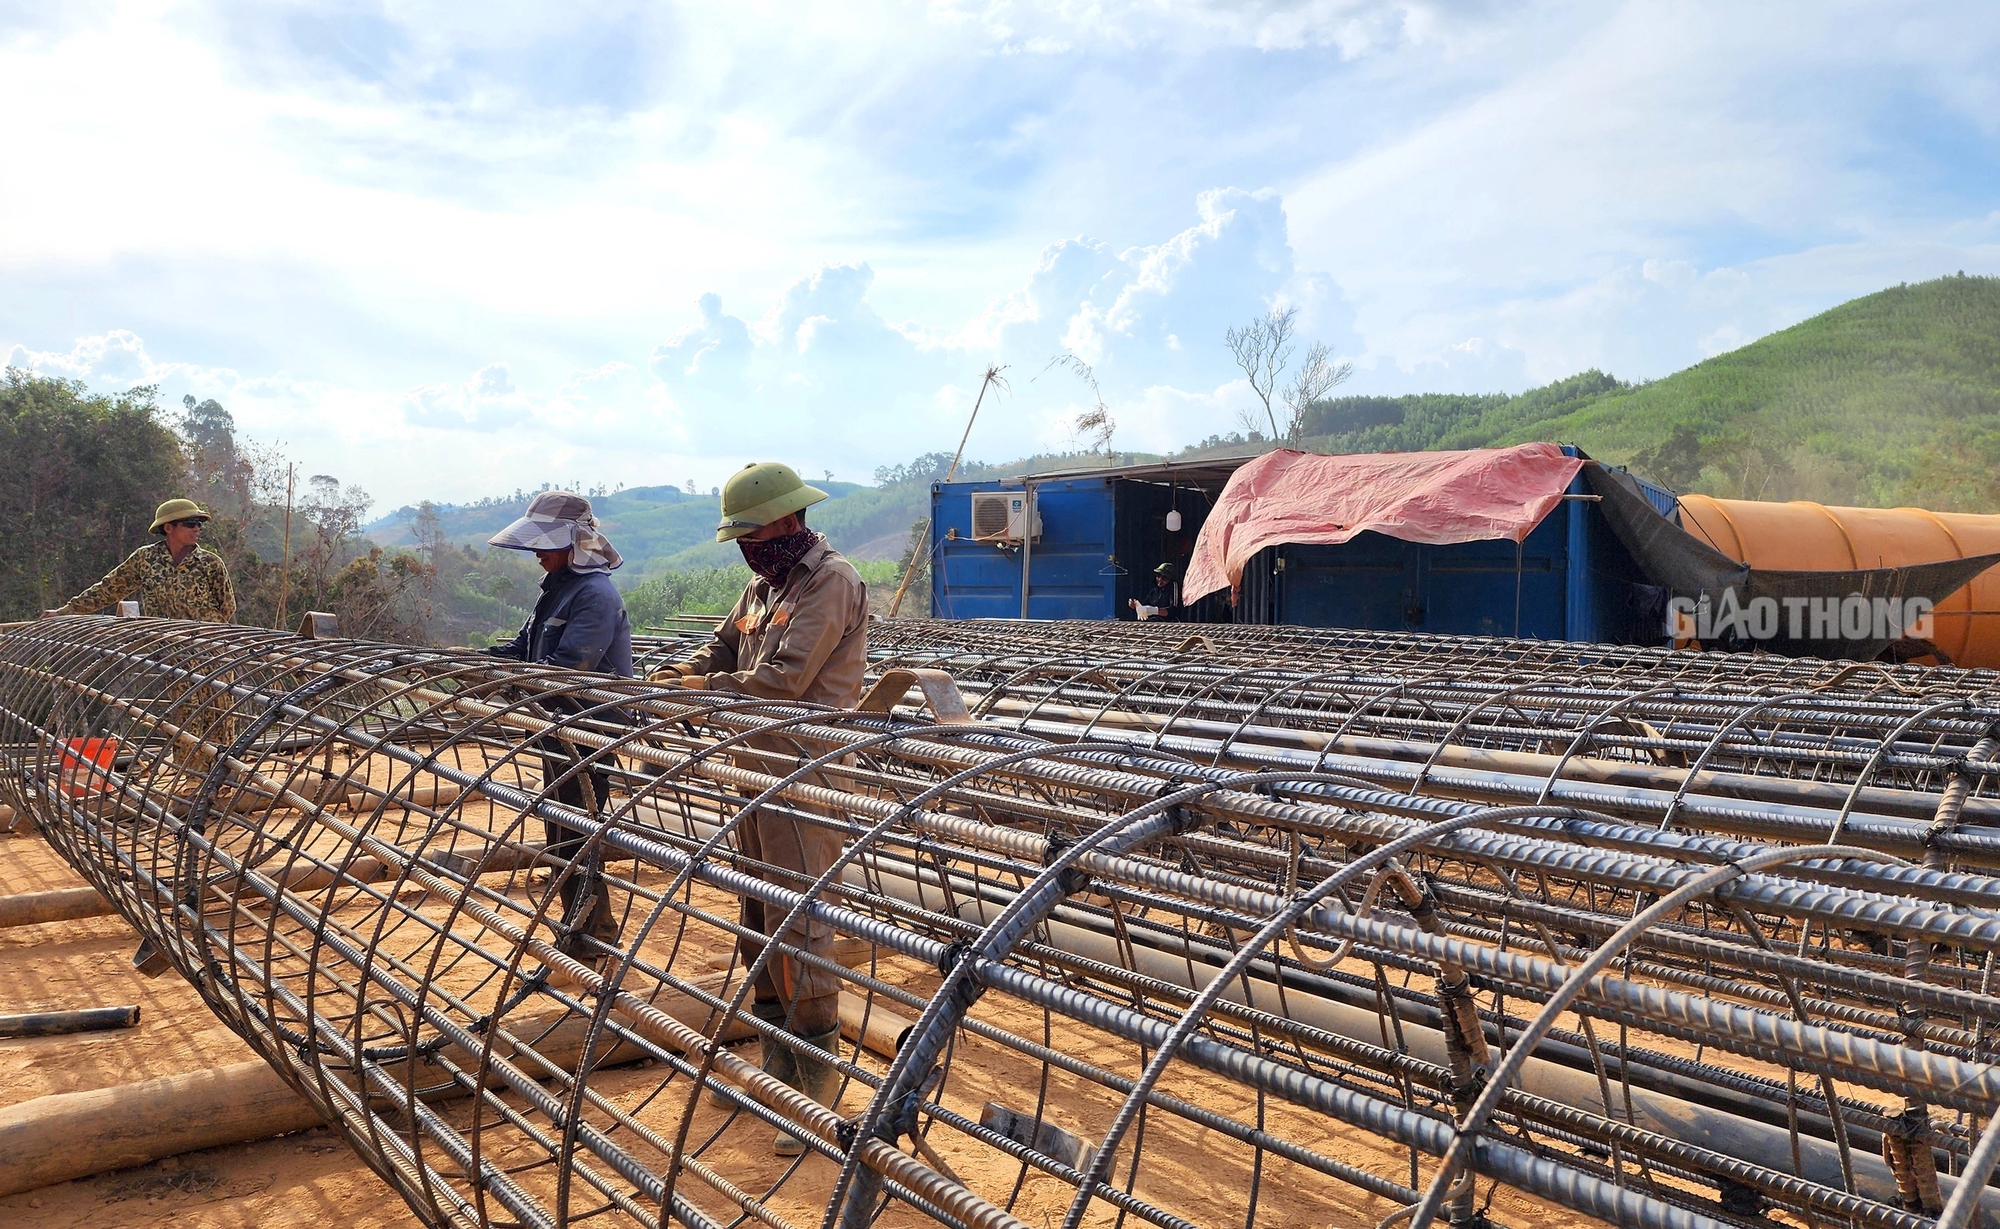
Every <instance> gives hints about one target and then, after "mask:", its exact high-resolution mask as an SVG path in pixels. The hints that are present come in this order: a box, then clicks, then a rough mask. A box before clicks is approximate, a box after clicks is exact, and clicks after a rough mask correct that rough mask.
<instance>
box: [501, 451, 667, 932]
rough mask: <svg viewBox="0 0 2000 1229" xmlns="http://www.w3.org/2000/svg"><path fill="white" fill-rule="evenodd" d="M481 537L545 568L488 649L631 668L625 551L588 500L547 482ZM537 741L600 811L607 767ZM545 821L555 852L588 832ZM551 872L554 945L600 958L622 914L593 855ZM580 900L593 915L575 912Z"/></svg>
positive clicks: (600, 667) (579, 752)
mask: <svg viewBox="0 0 2000 1229" xmlns="http://www.w3.org/2000/svg"><path fill="white" fill-rule="evenodd" d="M487 545H489V546H499V547H504V548H506V549H508V550H525V551H533V552H534V554H535V558H536V559H538V560H540V561H541V565H542V571H543V572H545V573H546V575H545V576H543V577H542V592H541V596H540V597H539V598H538V599H536V601H535V613H534V614H532V615H530V616H529V617H528V621H527V622H526V623H523V624H522V625H521V631H520V633H519V634H518V635H516V636H515V637H514V638H513V639H512V640H510V641H508V642H507V643H506V644H496V645H494V646H493V647H492V648H490V649H487V650H486V651H487V652H488V653H491V654H493V655H494V656H495V657H511V658H514V659H516V660H518V661H532V662H543V663H546V664H548V665H552V666H562V667H565V668H568V669H571V670H594V671H597V672H599V673H601V674H615V675H618V676H619V677H621V678H631V677H632V621H631V620H630V619H629V618H628V617H627V616H626V614H625V599H624V598H622V597H620V596H618V589H617V587H616V586H615V585H613V584H612V583H611V570H612V569H613V568H616V567H618V566H619V565H620V564H622V563H623V562H624V560H623V559H622V558H620V557H619V555H618V551H617V550H616V549H615V548H614V547H613V546H612V545H611V543H610V542H608V541H606V540H605V538H604V535H603V534H601V533H599V532H598V529H597V518H596V517H595V516H593V515H591V511H590V501H589V500H587V499H585V498H584V497H583V496H581V495H577V494H574V493H572V492H569V491H543V492H542V493H541V494H539V495H537V496H535V498H534V499H533V500H532V501H530V502H529V504H528V510H527V512H526V513H525V514H524V515H522V516H521V518H520V519H519V520H516V521H515V522H514V523H513V524H511V525H509V526H507V528H505V529H503V530H501V531H500V532H499V533H497V534H495V535H493V536H492V537H491V538H488V539H487ZM546 703H547V704H548V706H549V707H550V708H551V709H555V710H556V711H557V712H558V713H561V712H565V711H567V712H571V713H575V712H581V711H583V708H584V706H583V704H582V703H581V702H579V701H575V700H569V701H567V702H566V703H567V705H568V707H567V708H565V707H564V704H565V702H564V701H562V700H560V699H551V700H550V701H547V702H546ZM538 750H539V751H540V752H541V757H542V779H543V781H545V782H554V783H555V796H556V801H558V802H561V803H564V804H566V805H568V806H571V807H574V808H576V809H577V810H580V811H583V812H585V813H586V814H589V815H591V816H593V817H595V816H597V815H600V814H602V812H603V810H604V808H605V805H606V801H607V796H608V794H609V792H610V789H611V777H610V774H609V773H608V772H606V771H605V770H604V768H601V767H598V768H590V769H587V770H584V769H579V768H578V767H577V765H578V763H579V762H580V761H581V759H582V758H583V756H584V755H585V754H586V753H587V752H586V750H585V749H582V748H578V747H577V746H575V745H574V744H572V743H569V742H567V741H565V740H563V739H560V738H544V739H541V740H540V741H539V744H538ZM598 762H599V763H602V762H603V761H602V760H600V761H598ZM542 826H543V830H544V834H545V836H546V838H547V842H548V846H547V848H548V854H549V856H550V857H551V858H556V859H561V860H563V861H565V862H567V861H568V860H569V859H570V858H571V857H573V856H574V855H575V854H576V852H577V851H578V850H579V849H581V848H582V847H583V844H584V840H585V835H584V834H583V833H581V832H578V831H577V830H575V829H574V828H570V827H567V826H565V825H562V824H558V823H556V822H554V821H552V820H547V819H545V820H543V821H542ZM556 876H557V878H558V880H559V881H560V882H561V885H562V905H563V917H562V925H561V926H560V927H558V929H557V941H556V945H557V947H558V948H560V949H561V950H562V952H563V953H564V954H565V955H569V956H574V957H575V958H577V959H578V960H581V961H583V962H584V963H586V964H596V963H599V962H600V960H601V958H602V957H604V956H605V955H608V954H609V953H608V952H606V951H605V950H604V949H602V948H598V947H595V946H593V945H592V943H591V942H590V940H597V941H599V942H601V943H603V944H605V945H606V946H607V947H609V946H615V945H616V944H617V942H618V922H617V920H616V919H615V918H613V917H612V914H611V902H610V899H609V897H608V895H607V894H606V893H605V892H604V891H603V885H602V882H601V875H600V871H599V869H598V859H597V858H596V857H591V858H588V859H586V860H585V861H584V862H583V863H581V864H579V865H577V866H574V867H571V868H569V869H568V870H567V871H564V870H562V869H558V870H557V872H556ZM586 904H587V906H588V908H589V910H590V913H589V916H588V917H583V918H580V917H579V916H578V914H579V913H580V912H581V911H582V910H583V908H584V907H585V906H586Z"/></svg>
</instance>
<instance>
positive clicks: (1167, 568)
mask: <svg viewBox="0 0 2000 1229" xmlns="http://www.w3.org/2000/svg"><path fill="white" fill-rule="evenodd" d="M1174 571H1175V568H1174V565H1173V564H1171V563H1163V564H1161V565H1160V566H1159V567H1156V568H1154V569H1153V575H1155V576H1172V575H1173V574H1174Z"/></svg>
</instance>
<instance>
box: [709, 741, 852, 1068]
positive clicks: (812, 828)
mask: <svg viewBox="0 0 2000 1229" xmlns="http://www.w3.org/2000/svg"><path fill="white" fill-rule="evenodd" d="M773 749H776V748H773ZM787 749H788V748H787ZM744 766H745V767H749V768H753V769H755V770H756V771H758V772H765V773H769V772H772V771H773V770H772V768H771V767H770V765H769V764H768V763H757V762H754V761H747V758H746V762H745V763H744ZM802 779H803V780H804V781H806V782H807V783H809V784H812V785H819V786H829V785H830V784H831V783H830V782H828V781H827V780H826V779H825V778H823V777H821V776H819V775H818V774H812V775H809V776H807V777H804V778H802ZM750 796H751V797H755V796H756V795H755V794H754V793H753V794H751V795H750ZM787 805H788V806H794V807H798V809H800V810H811V811H815V812H819V811H820V808H817V807H806V806H803V805H801V804H798V803H789V804H787ZM821 813H823V812H821ZM735 835H736V847H737V848H738V849H739V850H741V851H742V853H743V854H744V856H745V857H747V858H751V859H754V860H755V861H758V862H764V863H767V864H769V865H770V866H773V867H776V868H778V869H781V870H787V871H795V872H797V873H798V874H799V875H801V876H804V877H805V878H806V879H808V880H811V879H817V878H819V877H820V876H821V875H824V874H825V873H826V872H827V868H829V867H831V866H832V865H833V863H834V861H835V859H837V858H839V857H840V851H841V848H842V846H843V845H844V843H845V842H844V840H843V838H842V834H841V833H840V832H838V831H836V830H834V829H831V828H826V827H822V826H820V825H818V824H812V823H807V822H806V821H804V820H802V819H795V818H793V817H792V816H791V815H788V814H782V813H779V812H776V811H773V810H771V809H768V808H764V807H760V808H758V809H757V810H756V811H754V812H752V813H751V814H749V815H748V816H745V817H744V818H743V819H742V820H741V821H740V822H738V823H737V825H736V828H735ZM771 882H773V883H774V884H776V885H777V886H779V887H783V888H787V889H790V890H792V891H798V890H801V889H802V887H803V886H804V885H802V884H800V883H799V882H798V881H797V880H796V879H793V878H791V877H789V876H785V877H778V876H772V877H771ZM790 911H791V910H790V909H789V908H788V907H785V906H780V905H769V904H766V903H764V902H763V901H761V900H756V899H753V898H751V897H748V896H746V897H743V898H742V902H741V906H740V909H739V912H738V917H737V920H738V921H739V922H740V923H741V924H742V926H743V928H744V929H745V930H751V931H755V932H757V933H758V934H761V935H764V936H766V937H768V938H775V939H777V940H778V942H779V944H780V945H781V946H780V947H779V949H778V950H777V951H776V952H774V953H773V954H772V957H771V962H770V963H769V964H768V965H766V966H765V967H764V972H763V973H761V974H760V975H759V976H758V978H757V985H756V988H755V989H754V990H753V992H752V993H753V994H754V995H755V996H756V998H757V999H758V1000H760V1001H770V1000H773V999H775V1000H778V1001H779V1002H782V1003H784V1004H785V1005H786V1006H787V1007H789V1008H790V1014H791V1019H792V1023H791V1026H790V1027H791V1031H792V1032H794V1033H796V1034H798V1035H800V1036H816V1035H818V1034H820V1033H824V1032H826V1031H827V1030H828V1029H831V1028H834V1027H836V1026H837V1025H838V1024H839V1021H840V978H839V977H838V976H836V975H835V974H834V973H833V972H832V971H830V970H828V969H822V968H818V967H815V966H812V965H808V964H806V963H804V962H803V961H800V960H796V959H794V958H793V957H791V956H790V955H789V954H787V952H786V951H785V950H784V949H785V948H787V947H789V948H794V949H797V950H800V951H805V952H810V953H811V954H812V955H814V956H820V957H825V958H827V959H831V958H832V957H833V940H834V931H833V926H832V924H831V923H828V922H824V921H821V920H819V919H817V918H810V917H808V918H802V919H799V920H797V921H795V922H794V923H793V924H792V925H790V926H788V927H786V928H785V929H784V930H783V931H782V932H779V931H777V929H776V928H777V926H778V924H779V923H780V922H782V921H784V920H785V915H786V914H787V913H789V912H790ZM736 949H737V952H738V954H739V958H740V959H741V960H742V961H743V962H744V964H745V965H746V966H747V965H748V964H749V963H750V962H751V961H754V960H756V959H757V957H758V956H759V955H760V954H762V952H763V950H764V944H763V942H761V941H759V940H756V939H751V938H747V937H746V938H740V939H738V940H737V942H736Z"/></svg>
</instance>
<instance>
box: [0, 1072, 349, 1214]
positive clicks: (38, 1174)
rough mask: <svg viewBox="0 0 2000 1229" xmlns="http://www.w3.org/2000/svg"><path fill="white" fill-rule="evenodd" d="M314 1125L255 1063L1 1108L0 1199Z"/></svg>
mask: <svg viewBox="0 0 2000 1229" xmlns="http://www.w3.org/2000/svg"><path fill="white" fill-rule="evenodd" d="M318 1125H320V1117H319V1111H318V1110H315V1109H314V1108H313V1107H312V1104H311V1103H310V1102H308V1101H307V1100H305V1098H303V1097H301V1096H299V1094H297V1093H295V1092H293V1091H292V1090H291V1088H290V1086H289V1085H287V1084H286V1083H285V1082H284V1081H283V1080H281V1079H279V1078H278V1073H277V1072H275V1071H273V1070H271V1068H270V1067H269V1066H267V1065H266V1064H264V1063H262V1062H248V1063H232V1064H230V1065H229V1066H227V1067H216V1068H214V1069H212V1070H208V1071H196V1072H191V1073H189V1074H187V1075H170V1076H165V1077H162V1078H160V1079H157V1080H143V1081H141V1082H139V1083H137V1084H120V1085H117V1086H114V1087H111V1088H96V1089H92V1090H91V1091H89V1092H65V1093H56V1094H54V1095H53V1096H47V1097H36V1098H35V1099H34V1100H32V1101H24V1102H22V1103H21V1104H19V1105H10V1106H8V1107H7V1108H5V1109H0V1196H4V1195H12V1194H16V1193H18V1192H20V1191H31V1190H33V1189H35V1188H36V1187H38V1186H47V1185H49V1184H50V1183H52V1182H67V1181H69V1180H70V1179H72V1178H87V1177H89V1176H90V1175H92V1174H101V1173H105V1172H107V1171H109V1170H113V1169H126V1168H129V1167H130V1166H133V1165H144V1164H147V1163H148V1162H151V1161H157V1160H159V1159H160V1158H161V1157H167V1156H178V1155H179V1154H181V1153H183V1152H194V1151H197V1150H199V1149H202V1148H218V1147H221V1146H222V1145H224V1144H236V1143H241V1142H243V1141H244V1140H249V1139H265V1138H268V1137H270V1136H273V1135H283V1134H286V1133H287V1132H290V1131H303V1130H305V1129H306V1128H307V1127H316V1126H318Z"/></svg>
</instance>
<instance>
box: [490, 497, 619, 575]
mask: <svg viewBox="0 0 2000 1229" xmlns="http://www.w3.org/2000/svg"><path fill="white" fill-rule="evenodd" d="M486 544H487V545H488V546H498V547H501V548H503V549H505V550H561V549H562V548H564V547H565V546H567V547H569V548H570V558H569V566H570V568H571V569H572V570H574V571H578V572H592V571H599V570H602V571H607V572H608V571H610V570H611V569H612V568H616V567H620V566H622V565H623V564H624V562H625V559H624V557H623V556H622V555H620V554H619V553H618V548H617V547H615V546H613V545H611V542H610V541H609V539H607V538H606V537H605V536H604V535H603V534H602V533H599V532H598V529H597V518H596V517H595V516H593V515H592V514H591V511H590V501H589V500H588V499H585V498H584V497H583V496H581V495H578V494H576V493H575V492H573V491H543V492H542V493H541V494H539V495H537V496H535V497H534V498H533V499H531V500H529V501H528V510H527V511H526V512H524V513H522V514H521V515H520V516H519V517H518V518H516V519H515V520H514V522H513V523H512V524H510V525H508V526H507V527H506V528H505V529H502V530H501V531H500V532H499V533H496V534H494V535H493V536H492V537H490V538H488V539H486Z"/></svg>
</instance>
